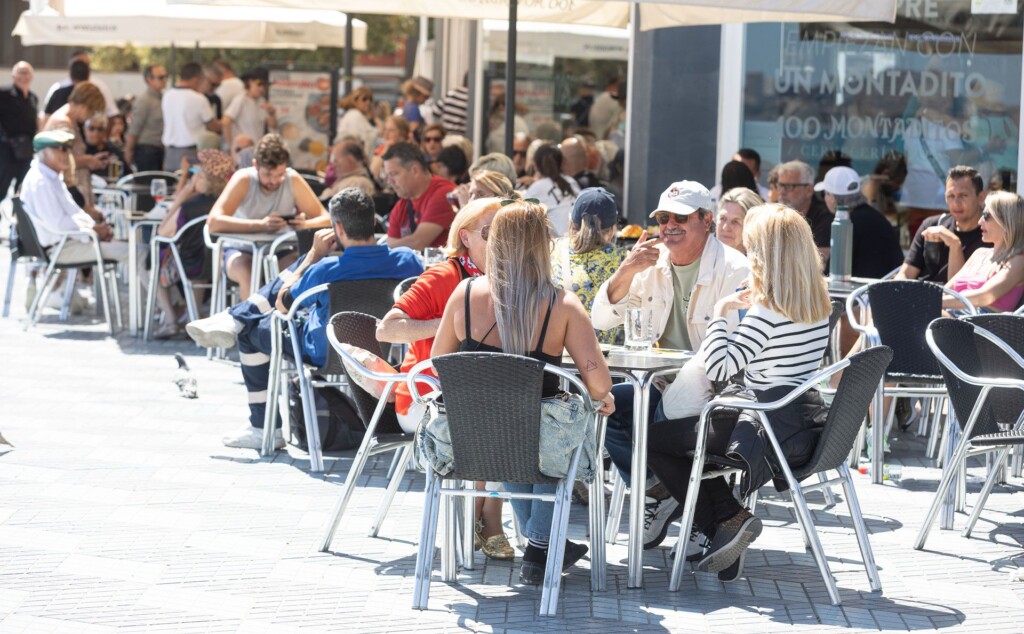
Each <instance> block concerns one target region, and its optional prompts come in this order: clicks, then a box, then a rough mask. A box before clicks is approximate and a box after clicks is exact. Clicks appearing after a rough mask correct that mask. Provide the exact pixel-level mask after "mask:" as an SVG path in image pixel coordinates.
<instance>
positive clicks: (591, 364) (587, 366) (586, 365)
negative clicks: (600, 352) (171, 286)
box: [583, 359, 598, 372]
mask: <svg viewBox="0 0 1024 634" xmlns="http://www.w3.org/2000/svg"><path fill="white" fill-rule="evenodd" d="M597 368H598V365H597V364H596V363H594V361H593V360H592V359H587V362H586V363H584V364H583V371H584V372H591V371H593V370H596V369H597Z"/></svg>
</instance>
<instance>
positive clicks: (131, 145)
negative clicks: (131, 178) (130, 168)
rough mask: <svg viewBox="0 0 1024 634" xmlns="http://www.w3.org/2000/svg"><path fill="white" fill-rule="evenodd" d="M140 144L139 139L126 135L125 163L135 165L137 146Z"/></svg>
mask: <svg viewBox="0 0 1024 634" xmlns="http://www.w3.org/2000/svg"><path fill="white" fill-rule="evenodd" d="M138 142H139V137H137V136H135V135H134V134H131V133H126V134H125V135H124V162H125V163H127V164H128V165H133V164H134V159H135V146H136V144H138Z"/></svg>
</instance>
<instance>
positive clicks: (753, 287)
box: [647, 204, 832, 582]
mask: <svg viewBox="0 0 1024 634" xmlns="http://www.w3.org/2000/svg"><path fill="white" fill-rule="evenodd" d="M743 244H744V245H745V246H746V249H747V258H748V259H749V260H750V286H749V288H745V289H742V290H740V291H737V292H736V293H734V294H732V295H728V296H726V297H723V298H722V299H721V300H719V301H718V303H717V304H715V309H714V317H713V318H712V321H711V322H710V323H709V324H708V330H707V336H706V337H705V338H704V341H703V343H702V344H701V347H700V350H699V351H698V352H697V355H696V357H695V359H697V360H698V361H699V362H702V363H703V365H704V368H705V372H706V374H707V378H708V379H710V380H711V381H728V380H729V379H730V378H731V377H733V376H735V375H736V374H737V373H739V372H743V382H744V384H745V385H744V386H741V385H739V384H733V385H729V386H728V387H726V388H725V390H724V393H726V394H729V395H731V396H739V397H743V398H747V399H749V400H757V401H761V402H767V401H773V400H776V399H778V398H781V397H782V396H783V395H785V394H786V393H787V392H789V391H790V390H792V389H793V388H794V387H796V386H798V385H800V384H801V383H803V382H804V381H805V380H807V379H808V378H809V377H810V376H812V375H813V374H814V373H815V372H816V371H817V370H818V368H819V366H820V364H821V358H822V355H823V353H824V352H825V347H826V345H827V344H828V332H829V328H828V318H829V314H830V313H831V310H832V309H831V304H830V302H829V296H828V288H827V286H826V283H825V280H824V278H822V277H821V273H820V269H819V260H818V253H817V248H816V247H815V246H814V239H813V237H812V236H811V229H810V226H809V225H808V224H807V221H806V220H804V218H803V217H802V216H801V215H800V214H799V213H797V212H796V211H794V210H792V209H790V208H789V207H786V206H784V205H780V204H766V205H761V206H758V207H754V208H753V209H751V210H750V212H749V213H748V214H747V220H746V224H745V225H744V227H743ZM733 310H746V311H747V313H746V315H744V317H743V319H742V320H741V321H740V323H739V325H738V326H737V327H736V329H735V330H734V331H733V332H731V333H730V332H728V331H727V329H726V316H727V315H728V314H729V313H730V312H731V311H733ZM673 387H676V386H675V383H673V385H672V386H670V388H669V389H670V390H671V389H672V388H673ZM666 399H668V396H666ZM659 410H661V411H659V412H658V414H657V415H656V419H659V418H660V419H665V418H675V419H676V420H671V421H665V420H662V421H661V422H658V423H657V424H655V425H652V426H651V430H650V435H649V437H648V443H647V464H648V466H649V467H650V468H651V469H652V470H653V471H654V473H655V474H657V475H658V477H659V479H660V480H661V482H662V484H664V485H665V487H666V488H668V490H669V491H670V492H671V493H672V496H673V497H674V498H676V499H677V500H678V501H679V502H680V508H679V513H680V514H682V503H683V502H684V501H685V499H686V492H687V489H688V485H689V479H690V470H691V467H692V458H690V457H688V455H687V452H692V451H693V449H694V447H695V446H696V433H695V431H696V425H697V421H698V417H697V416H686V417H683V418H678V417H677V416H676V415H675V413H674V412H672V411H671V407H670V406H666V401H663V403H662V406H661V407H660V408H659ZM826 414H827V408H826V406H825V404H824V402H823V401H822V400H821V396H820V395H819V394H818V392H817V391H816V390H810V391H809V392H807V393H805V394H804V395H803V396H800V397H798V398H797V399H796V400H795V401H794V402H793V403H791V404H790V405H788V406H786V407H784V408H782V409H780V410H777V411H775V412H773V413H771V414H769V415H768V418H769V420H770V421H771V424H772V428H773V429H774V431H775V435H776V437H777V438H778V439H779V441H780V443H781V445H782V451H783V454H784V458H785V460H786V462H787V463H788V464H789V465H790V466H791V467H793V468H797V467H800V466H802V465H804V464H806V462H807V461H808V460H810V458H811V455H812V454H813V453H814V448H815V445H816V444H817V439H818V435H819V433H820V431H821V425H823V424H824V421H825V416H826ZM760 426H761V424H760V422H759V421H758V420H757V418H756V417H753V416H750V415H748V414H744V415H741V416H739V417H736V416H735V415H733V416H727V415H726V416H716V417H715V418H714V419H713V420H712V422H711V430H710V432H709V435H708V444H707V452H708V453H710V454H715V455H721V456H727V457H729V458H733V459H735V460H739V461H742V462H743V463H744V464H745V465H746V469H745V471H746V473H745V475H744V478H743V481H742V486H741V489H742V491H741V497H746V496H747V495H749V494H750V493H751V492H753V491H756V490H757V489H758V488H760V487H761V485H763V484H765V483H766V482H768V481H769V480H771V479H773V478H774V477H775V475H776V474H777V473H779V472H780V468H779V465H778V463H777V457H776V455H775V453H774V452H773V451H772V449H771V447H770V446H769V445H768V443H767V442H766V440H765V438H764V435H763V433H762V431H761V429H760ZM666 524H668V523H667V522H666ZM694 528H695V529H696V530H699V531H700V532H701V533H703V534H704V535H706V536H707V537H708V538H710V539H711V545H710V547H709V549H708V552H707V553H706V554H705V555H704V557H703V559H701V560H700V562H699V563H698V564H697V565H698V568H700V569H701V570H703V571H706V572H717V573H719V575H718V578H719V580H721V581H726V582H729V581H735V580H736V579H738V578H739V577H740V575H741V574H742V572H743V558H744V555H745V553H746V549H747V546H749V545H750V543H751V542H752V541H754V540H755V539H756V538H757V536H758V535H760V533H761V520H759V519H758V518H756V517H754V516H753V515H751V513H750V511H748V510H747V509H745V508H743V507H742V506H741V505H740V503H739V502H738V501H736V498H734V497H733V494H732V489H731V488H730V487H729V485H728V483H726V481H725V479H724V478H721V477H719V478H714V479H711V480H704V481H702V482H701V485H700V491H699V494H698V496H697V509H696V513H695V515H694Z"/></svg>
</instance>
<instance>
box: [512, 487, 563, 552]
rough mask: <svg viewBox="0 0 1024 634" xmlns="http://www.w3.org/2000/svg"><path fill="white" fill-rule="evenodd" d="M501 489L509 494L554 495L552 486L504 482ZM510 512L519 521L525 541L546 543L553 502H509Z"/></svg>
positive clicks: (552, 512) (549, 533) (549, 530)
mask: <svg viewBox="0 0 1024 634" xmlns="http://www.w3.org/2000/svg"><path fill="white" fill-rule="evenodd" d="M501 488H502V489H504V490H505V491H508V492H509V493H549V494H551V493H554V492H555V488H556V485H554V484H526V483H523V482H505V483H504V484H502V485H501ZM509 502H511V503H512V512H513V513H515V514H516V520H518V521H519V530H520V531H522V533H523V536H524V537H526V538H527V539H532V540H533V541H536V542H546V541H548V538H549V537H550V536H551V518H552V517H554V514H555V504H554V502H542V501H540V500H509Z"/></svg>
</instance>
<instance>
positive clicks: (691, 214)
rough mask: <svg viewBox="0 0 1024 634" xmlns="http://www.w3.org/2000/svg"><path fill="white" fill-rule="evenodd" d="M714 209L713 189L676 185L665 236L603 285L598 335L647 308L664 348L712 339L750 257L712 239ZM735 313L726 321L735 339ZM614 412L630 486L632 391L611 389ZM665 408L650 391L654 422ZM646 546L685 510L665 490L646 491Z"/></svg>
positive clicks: (664, 218)
mask: <svg viewBox="0 0 1024 634" xmlns="http://www.w3.org/2000/svg"><path fill="white" fill-rule="evenodd" d="M713 209H714V203H713V202H712V200H711V194H710V192H708V189H707V188H706V187H704V186H703V185H701V184H700V183H698V182H696V181H687V180H683V181H678V182H676V183H672V184H671V185H669V187H668V188H667V189H666V190H665V191H664V192H663V193H662V194H661V198H660V199H659V201H658V206H657V208H656V209H655V210H654V211H652V212H651V214H650V217H651V218H654V219H655V220H656V221H657V223H658V225H659V227H660V230H661V231H660V235H659V236H658V237H657V238H650V237H649V236H648V235H647V232H646V231H645V232H644V233H642V234H641V235H640V239H639V240H638V241H637V243H636V245H635V246H634V247H633V248H632V249H631V250H630V251H629V254H628V255H627V256H626V258H625V259H624V260H623V261H622V264H621V265H620V266H619V268H618V270H616V271H615V273H614V274H613V275H612V276H611V277H610V278H608V280H607V281H606V282H605V283H604V284H602V285H601V288H600V289H599V290H598V291H597V296H596V297H595V298H594V307H593V312H592V314H591V318H592V320H593V322H594V328H598V329H600V330H605V329H608V328H613V327H615V326H619V325H621V324H622V322H623V319H624V318H625V316H626V309H627V308H649V309H651V311H652V313H653V315H654V337H655V340H656V341H657V342H658V344H659V345H660V346H661V347H662V348H677V349H683V350H696V349H697V348H698V347H699V346H700V344H701V342H702V341H703V340H704V336H705V334H706V333H707V325H708V324H709V323H710V322H711V319H712V316H713V315H714V308H715V304H716V303H717V302H718V300H720V299H722V298H723V297H726V296H727V295H730V294H732V293H734V292H736V288H737V287H739V286H740V285H741V284H742V283H743V281H744V280H745V279H747V276H748V275H749V274H750V265H749V264H748V262H747V259H746V257H745V256H744V255H743V254H742V253H740V252H739V251H736V250H735V249H732V248H729V247H726V246H725V245H723V244H722V243H721V242H719V241H718V239H717V238H715V236H714V235H713V233H712V231H711V223H712V220H713V219H714V212H713ZM737 321H738V320H737V316H736V313H735V312H733V313H732V314H731V315H730V316H729V319H728V322H727V328H728V330H729V331H730V332H731V331H732V329H733V328H735V327H736V324H737ZM612 392H613V393H614V394H615V403H616V408H615V413H614V414H612V415H611V416H610V417H609V418H608V428H607V433H606V436H605V448H607V449H608V453H609V455H611V458H612V462H614V463H615V466H617V467H618V468H619V473H620V474H621V475H622V477H623V479H624V480H625V481H626V483H627V484H628V483H629V482H630V477H631V474H630V468H631V465H632V455H633V389H632V387H631V386H630V385H629V384H625V383H624V384H620V385H617V386H615V387H614V388H612ZM660 402H661V392H660V391H658V390H651V398H650V411H649V412H648V415H649V417H650V420H652V421H653V420H654V412H655V410H656V409H657V407H658V405H659V404H660ZM647 498H648V499H647V521H646V522H645V530H644V546H645V547H646V548H653V547H655V546H657V545H658V544H660V543H661V541H662V540H663V539H664V538H665V534H666V531H667V528H668V525H669V523H670V521H671V520H672V519H675V518H677V517H678V516H679V515H681V513H682V508H681V507H680V505H679V503H678V502H677V501H675V500H674V499H673V498H672V496H671V495H670V494H669V493H668V491H667V490H664V489H663V487H660V486H655V487H651V488H650V489H648V491H647Z"/></svg>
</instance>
